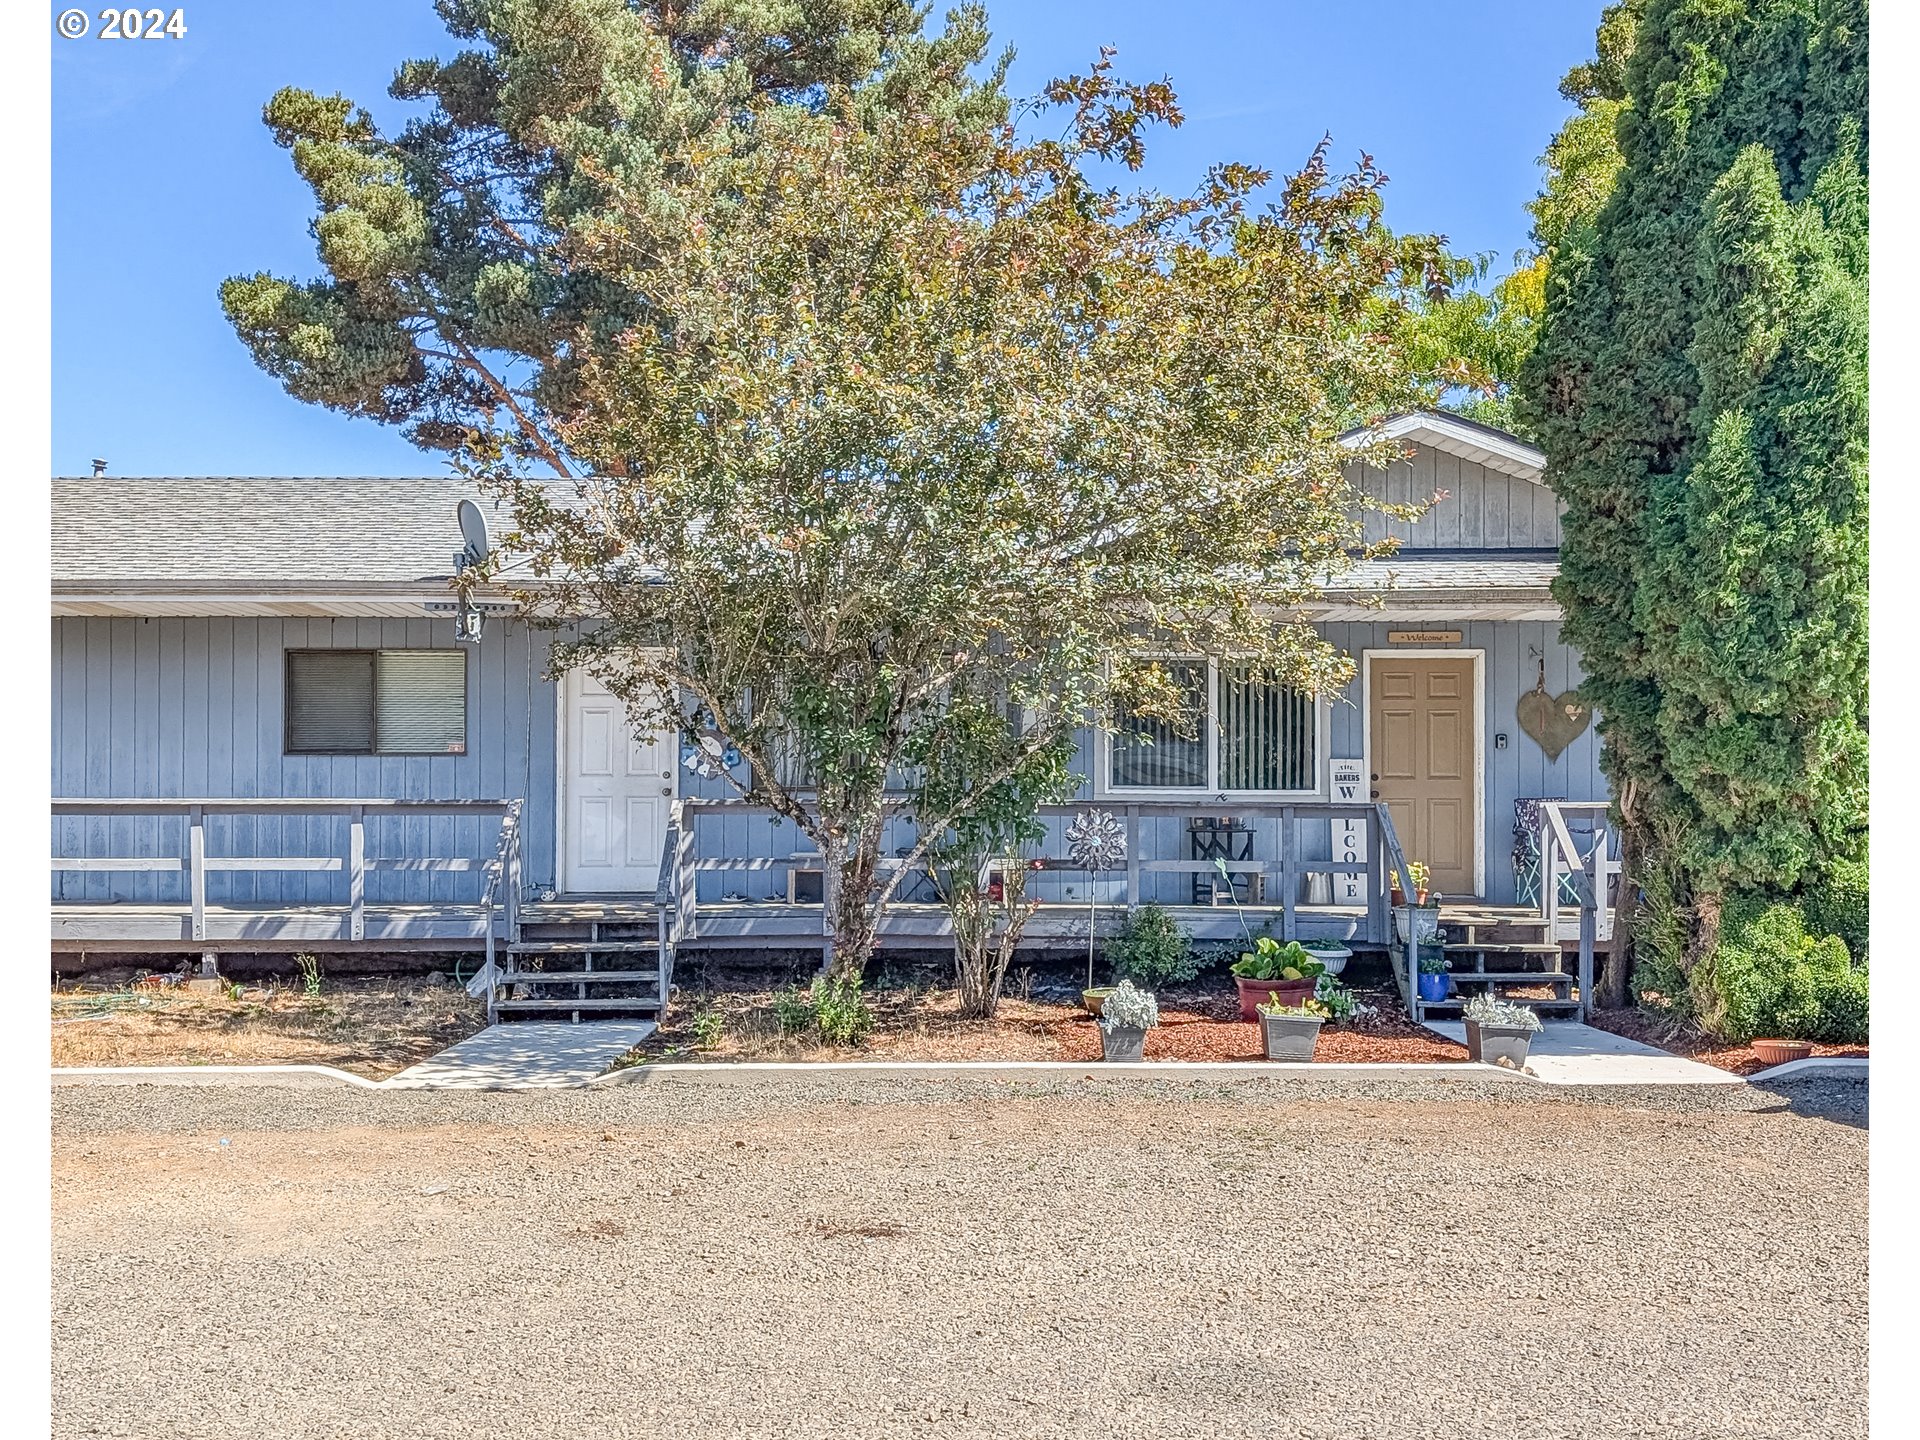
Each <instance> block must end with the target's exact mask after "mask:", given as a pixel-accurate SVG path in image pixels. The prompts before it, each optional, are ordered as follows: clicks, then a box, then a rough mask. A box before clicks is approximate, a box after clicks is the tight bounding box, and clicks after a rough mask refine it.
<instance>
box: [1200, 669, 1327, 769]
mask: <svg viewBox="0 0 1920 1440" xmlns="http://www.w3.org/2000/svg"><path fill="white" fill-rule="evenodd" d="M1218 701H1219V703H1218V705H1217V706H1216V710H1217V716H1218V723H1219V726H1220V784H1219V786H1218V787H1217V788H1219V789H1221V790H1313V789H1317V788H1318V785H1319V776H1318V774H1317V773H1316V772H1317V770H1318V768H1319V767H1318V766H1317V765H1316V764H1315V761H1316V759H1317V758H1318V757H1317V755H1316V753H1315V752H1316V750H1317V748H1318V746H1317V740H1318V736H1317V734H1316V728H1317V727H1316V722H1317V721H1318V719H1319V707H1318V706H1317V705H1315V704H1314V701H1313V696H1311V695H1308V694H1306V693H1304V692H1302V691H1299V690H1295V689H1293V688H1292V687H1291V686H1287V685H1281V684H1278V683H1276V682H1275V681H1273V679H1272V678H1271V677H1269V676H1265V675H1262V674H1260V673H1259V672H1257V671H1254V670H1249V669H1247V668H1246V667H1245V666H1244V665H1223V666H1221V667H1220V676H1219V696H1218Z"/></svg>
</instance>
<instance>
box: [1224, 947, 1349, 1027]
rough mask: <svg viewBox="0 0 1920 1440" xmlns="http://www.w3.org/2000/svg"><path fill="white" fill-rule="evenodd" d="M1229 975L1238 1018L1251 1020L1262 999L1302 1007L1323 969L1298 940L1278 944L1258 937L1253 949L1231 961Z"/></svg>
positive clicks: (1310, 995)
mask: <svg viewBox="0 0 1920 1440" xmlns="http://www.w3.org/2000/svg"><path fill="white" fill-rule="evenodd" d="M1232 973H1233V983H1234V987H1235V988H1236V989H1237V990H1239V992H1240V1018H1241V1019H1242V1020H1254V1019H1257V1018H1258V1014H1257V1008H1258V1006H1259V1005H1260V1003H1261V1002H1262V1001H1264V1000H1269V999H1272V1000H1277V1001H1278V1002H1279V1003H1280V1004H1282V1005H1285V1006H1289V1007H1292V1006H1297V1005H1304V1004H1306V1003H1307V1001H1309V1000H1311V999H1312V998H1313V987H1314V984H1315V982H1316V981H1318V980H1319V978H1320V977H1321V976H1322V975H1324V974H1326V973H1327V967H1326V966H1325V965H1323V964H1322V963H1321V962H1320V961H1318V960H1316V959H1314V958H1313V956H1312V955H1311V954H1309V953H1308V952H1307V950H1306V947H1304V946H1303V945H1301V943H1300V942H1299V941H1298V940H1289V941H1288V942H1287V943H1286V944H1284V945H1282V944H1281V943H1280V942H1279V941H1278V940H1275V939H1274V938H1273V937H1272V936H1271V935H1262V936H1261V937H1260V938H1259V939H1258V940H1256V941H1254V942H1253V949H1251V950H1246V951H1242V952H1241V955H1240V958H1239V959H1238V960H1236V961H1234V962H1233V971H1232Z"/></svg>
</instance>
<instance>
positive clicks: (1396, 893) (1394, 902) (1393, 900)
mask: <svg viewBox="0 0 1920 1440" xmlns="http://www.w3.org/2000/svg"><path fill="white" fill-rule="evenodd" d="M1387 903H1388V904H1389V905H1391V906H1393V908H1394V909H1396V910H1398V909H1399V908H1400V907H1401V906H1402V905H1404V904H1406V903H1407V892H1406V891H1404V890H1402V889H1401V888H1400V887H1399V886H1398V885H1396V886H1394V887H1393V889H1392V890H1390V891H1388V892H1387Z"/></svg>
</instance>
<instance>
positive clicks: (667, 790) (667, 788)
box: [660, 785, 673, 795]
mask: <svg viewBox="0 0 1920 1440" xmlns="http://www.w3.org/2000/svg"><path fill="white" fill-rule="evenodd" d="M660 793H661V794H662V795H671V794H673V787H672V786H671V785H662V786H661V787H660Z"/></svg>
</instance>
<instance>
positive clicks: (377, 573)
mask: <svg viewBox="0 0 1920 1440" xmlns="http://www.w3.org/2000/svg"><path fill="white" fill-rule="evenodd" d="M465 499H471V500H473V501H475V502H476V503H477V504H479V505H480V507H481V509H482V511H483V512H484V513H485V514H486V515H487V516H488V518H489V521H490V522H491V527H492V530H493V533H494V535H495V536H496V537H498V536H499V535H501V534H503V533H504V532H505V531H506V530H507V528H508V522H507V519H506V517H505V515H504V514H503V513H502V512H501V511H500V509H499V508H498V507H497V506H496V504H495V503H494V502H493V501H492V500H488V499H485V498H483V497H482V496H481V495H480V494H479V493H478V491H477V490H476V489H475V487H474V486H473V485H472V484H471V483H469V482H468V481H465V480H461V479H455V478H449V477H445V476H436V477H426V478H419V479H400V480H375V479H333V478H309V479H298V478H292V479H272V478H259V477H252V476H233V477H226V476H213V477H197V478H178V479H174V478H131V477H120V476H111V475H110V476H104V477H102V478H99V479H60V480H55V481H54V482H53V582H54V585H55V586H56V587H57V588H59V589H63V590H68V591H72V590H75V589H81V588H85V587H89V586H100V587H105V588H113V589H143V588H144V589H152V590H155V591H162V592H169V591H199V592H202V593H205V592H208V591H211V590H217V589H220V588H222V587H227V588H245V589H257V590H265V591H278V590H313V589H315V588H316V587H318V588H324V589H334V588H339V589H346V590H352V589H355V588H358V587H374V588H380V587H390V586H408V585H419V584H422V583H425V584H427V585H429V586H436V587H437V584H438V582H441V581H443V580H444V579H445V578H446V577H447V576H448V575H450V574H451V573H452V569H453V554H454V551H456V550H457V549H459V547H460V543H461V542H460V528H459V525H458V524H457V523H456V521H455V518H454V511H455V507H456V506H458V504H459V502H460V501H462V500H465ZM1559 568H1560V567H1559V557H1558V556H1557V555H1556V554H1555V553H1554V552H1553V551H1551V550H1413V549H1409V550H1404V551H1402V552H1401V553H1399V554H1398V555H1395V556H1393V557H1391V558H1390V559H1386V560H1369V561H1364V562H1362V563H1360V564H1358V565H1356V566H1355V567H1354V568H1353V569H1352V570H1351V571H1349V572H1348V573H1347V574H1346V575H1343V576H1341V577H1339V578H1338V579H1336V580H1335V582H1334V583H1333V584H1332V585H1331V586H1330V587H1329V588H1330V589H1331V590H1333V591H1335V592H1341V591H1347V592H1353V591H1377V590H1394V591H1398V592H1401V593H1410V592H1438V591H1448V592H1451V591H1460V592H1475V593H1485V592H1498V591H1516V590H1524V591H1536V592H1537V591H1544V590H1545V589H1546V587H1547V586H1549V585H1550V584H1552V583H1553V577H1554V576H1555V574H1557V573H1558V571H1559Z"/></svg>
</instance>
